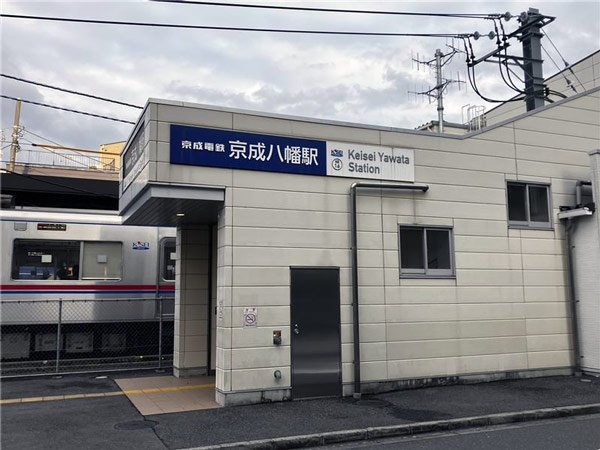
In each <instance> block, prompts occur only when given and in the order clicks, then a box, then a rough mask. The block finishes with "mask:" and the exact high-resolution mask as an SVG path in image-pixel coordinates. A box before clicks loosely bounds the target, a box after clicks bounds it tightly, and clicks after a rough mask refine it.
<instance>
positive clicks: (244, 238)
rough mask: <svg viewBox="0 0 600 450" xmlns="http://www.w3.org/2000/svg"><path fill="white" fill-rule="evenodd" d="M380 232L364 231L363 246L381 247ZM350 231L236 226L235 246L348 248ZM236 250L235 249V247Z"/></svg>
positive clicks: (234, 234)
mask: <svg viewBox="0 0 600 450" xmlns="http://www.w3.org/2000/svg"><path fill="white" fill-rule="evenodd" d="M380 236H381V234H380V233H362V235H361V243H363V248H365V247H366V248H378V247H379V248H380V247H381V244H380V242H381V237H380ZM349 244H350V233H348V232H347V231H329V230H291V229H287V230H283V229H282V230H279V231H278V232H277V233H274V232H273V230H270V229H267V228H239V227H238V228H235V229H234V230H233V246H234V248H235V247H238V246H255V247H256V246H268V247H284V246H289V247H297V248H302V247H304V248H324V249H327V248H348V247H349ZM234 252H235V249H234Z"/></svg>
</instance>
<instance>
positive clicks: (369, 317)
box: [345, 305, 386, 327]
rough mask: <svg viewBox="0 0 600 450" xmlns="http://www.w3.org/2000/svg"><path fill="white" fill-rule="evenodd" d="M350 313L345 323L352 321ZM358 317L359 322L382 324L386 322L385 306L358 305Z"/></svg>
mask: <svg viewBox="0 0 600 450" xmlns="http://www.w3.org/2000/svg"><path fill="white" fill-rule="evenodd" d="M351 317H352V315H351V314H350V318H349V320H347V321H345V323H350V322H352V319H351ZM358 317H359V320H360V324H361V325H362V324H366V323H371V324H373V323H378V324H382V325H381V326H382V327H383V326H384V325H383V324H384V323H385V322H386V307H385V305H359V306H358Z"/></svg>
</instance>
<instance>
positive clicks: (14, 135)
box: [8, 100, 21, 172]
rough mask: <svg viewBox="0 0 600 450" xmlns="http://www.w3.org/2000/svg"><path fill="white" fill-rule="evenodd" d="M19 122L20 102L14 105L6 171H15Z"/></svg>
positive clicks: (19, 130)
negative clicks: (13, 118)
mask: <svg viewBox="0 0 600 450" xmlns="http://www.w3.org/2000/svg"><path fill="white" fill-rule="evenodd" d="M20 120H21V100H17V103H16V104H15V120H14V122H13V132H12V143H11V145H10V160H9V163H8V170H10V171H11V172H12V171H14V170H15V160H16V159H17V150H18V149H19V133H20V132H21V129H20V126H19V121H20Z"/></svg>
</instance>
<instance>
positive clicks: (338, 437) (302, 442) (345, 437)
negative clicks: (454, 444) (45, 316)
mask: <svg viewBox="0 0 600 450" xmlns="http://www.w3.org/2000/svg"><path fill="white" fill-rule="evenodd" d="M596 413H600V403H591V404H587V405H576V406H559V407H556V408H541V409H532V410H529V411H517V412H509V413H499V414H489V415H486V416H473V417H462V418H459V419H449V420H436V421H430V422H415V423H408V424H403V425H391V426H383V427H369V428H360V429H355V430H342V431H330V432H326V433H316V434H306V435H302V436H287V437H280V438H273V439H260V440H255V441H245V442H232V443H227V444H218V445H209V446H205V447H193V448H189V449H187V450H220V449H233V448H242V449H255V450H258V449H266V450H279V449H292V448H302V447H318V446H322V445H330V444H339V443H342V442H352V441H362V440H372V439H382V438H388V437H397V436H410V435H416V434H422V433H433V432H440V431H449V430H459V429H464V428H474V427H484V426H490V425H503V424H508V423H516V422H531V421H534V420H541V419H553V418H558V417H570V416H580V415H586V414H596Z"/></svg>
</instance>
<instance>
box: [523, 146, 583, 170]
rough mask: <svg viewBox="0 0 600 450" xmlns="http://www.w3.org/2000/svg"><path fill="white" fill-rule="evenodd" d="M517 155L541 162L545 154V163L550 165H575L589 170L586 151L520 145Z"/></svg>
mask: <svg viewBox="0 0 600 450" xmlns="http://www.w3.org/2000/svg"><path fill="white" fill-rule="evenodd" d="M582 150H583V149H582ZM517 154H518V158H519V159H522V160H529V161H539V160H540V159H541V155H542V154H543V159H544V161H546V162H549V163H556V164H573V165H579V166H583V167H586V168H589V159H590V158H589V156H588V155H587V152H585V151H573V150H557V149H555V148H540V147H534V146H531V145H522V144H519V145H517Z"/></svg>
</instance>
